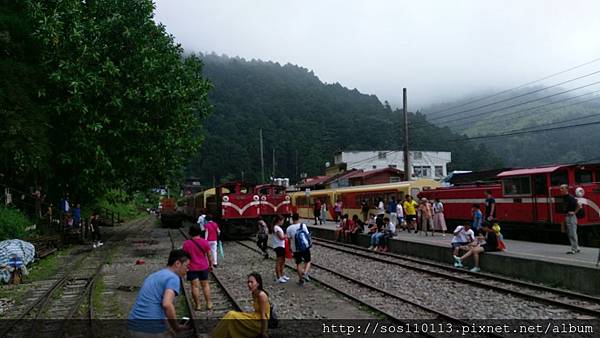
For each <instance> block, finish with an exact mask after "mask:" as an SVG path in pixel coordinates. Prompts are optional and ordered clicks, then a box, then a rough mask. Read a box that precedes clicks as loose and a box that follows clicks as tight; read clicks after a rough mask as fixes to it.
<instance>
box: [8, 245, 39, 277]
mask: <svg viewBox="0 0 600 338" xmlns="http://www.w3.org/2000/svg"><path fill="white" fill-rule="evenodd" d="M34 257H35V247H34V246H33V244H31V243H29V242H25V241H22V240H20V239H9V240H7V241H2V242H0V280H1V281H3V282H5V283H8V281H9V280H10V272H9V270H8V267H9V266H11V264H12V265H14V264H15V263H16V262H19V261H20V262H22V264H24V265H27V264H29V263H31V262H32V261H33V258H34Z"/></svg>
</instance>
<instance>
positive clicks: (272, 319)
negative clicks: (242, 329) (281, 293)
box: [268, 303, 279, 329]
mask: <svg viewBox="0 0 600 338" xmlns="http://www.w3.org/2000/svg"><path fill="white" fill-rule="evenodd" d="M269 304H270V305H271V313H270V314H269V324H268V327H269V329H276V328H278V327H279V319H278V318H277V313H276V312H275V305H274V304H272V303H269Z"/></svg>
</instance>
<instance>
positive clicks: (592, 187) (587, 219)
mask: <svg viewBox="0 0 600 338" xmlns="http://www.w3.org/2000/svg"><path fill="white" fill-rule="evenodd" d="M599 181H600V164H598V163H595V164H594V163H592V164H585V165H582V164H567V165H552V166H543V167H535V168H525V169H510V170H505V171H501V172H500V173H498V174H497V175H495V179H494V180H493V181H492V182H487V183H478V182H471V183H470V184H465V185H460V186H453V187H442V188H437V189H432V190H428V191H422V192H420V193H419V197H425V198H427V199H429V200H433V199H440V201H441V202H442V203H444V206H445V207H444V216H445V218H446V221H447V222H448V223H449V224H451V225H457V224H459V223H464V222H468V221H470V220H472V216H471V215H472V211H471V208H472V206H473V204H479V205H480V206H481V207H484V205H485V204H484V203H485V198H486V192H487V191H489V192H491V194H492V196H493V197H494V198H495V200H496V219H497V221H498V222H499V223H500V224H501V226H502V233H503V235H504V236H506V237H507V238H513V239H526V240H532V241H537V242H548V243H566V242H567V236H566V235H565V234H562V233H561V223H563V222H564V220H565V208H566V204H565V202H564V198H563V196H562V195H561V193H560V186H561V185H563V184H566V185H568V186H569V193H570V194H571V195H574V196H575V197H576V198H577V200H578V202H579V204H580V205H581V206H582V208H583V210H584V212H583V213H582V214H581V215H578V220H577V221H578V233H579V239H580V240H579V242H580V244H584V245H598V242H599V241H600V207H599V205H600V183H599Z"/></svg>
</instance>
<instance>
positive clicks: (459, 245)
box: [452, 242, 469, 249]
mask: <svg viewBox="0 0 600 338" xmlns="http://www.w3.org/2000/svg"><path fill="white" fill-rule="evenodd" d="M463 245H469V242H455V243H452V249H456V248H459V247H461V246H463Z"/></svg>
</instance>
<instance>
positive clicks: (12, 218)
mask: <svg viewBox="0 0 600 338" xmlns="http://www.w3.org/2000/svg"><path fill="white" fill-rule="evenodd" d="M31 224H32V222H31V221H30V220H29V219H28V218H27V217H26V216H25V215H24V214H23V213H22V212H21V211H19V210H17V209H15V208H11V207H6V206H4V205H0V241H1V240H5V239H14V238H23V237H25V235H26V234H27V233H26V232H25V228H26V227H28V226H30V225H31Z"/></svg>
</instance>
